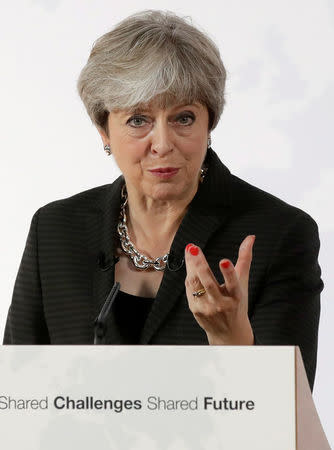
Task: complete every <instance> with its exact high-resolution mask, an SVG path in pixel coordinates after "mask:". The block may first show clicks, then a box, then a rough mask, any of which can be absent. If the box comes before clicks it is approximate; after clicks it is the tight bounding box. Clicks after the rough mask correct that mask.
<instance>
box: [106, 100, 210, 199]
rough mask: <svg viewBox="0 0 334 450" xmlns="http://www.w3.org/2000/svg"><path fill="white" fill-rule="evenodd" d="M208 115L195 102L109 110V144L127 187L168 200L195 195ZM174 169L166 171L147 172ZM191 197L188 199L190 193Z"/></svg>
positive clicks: (205, 140)
mask: <svg viewBox="0 0 334 450" xmlns="http://www.w3.org/2000/svg"><path fill="white" fill-rule="evenodd" d="M208 121H209V114H208V110H207V108H206V106H203V105H202V104H200V103H194V104H190V105H183V104H179V105H174V106H171V107H168V108H166V109H161V108H159V107H157V106H154V103H153V104H151V106H146V107H143V108H140V109H136V110H132V111H125V110H121V111H113V112H111V113H110V114H109V117H108V128H109V138H108V136H106V134H105V133H104V132H103V131H100V130H99V131H100V134H101V136H102V139H103V143H104V145H105V144H109V145H110V147H111V151H112V153H113V155H114V158H115V160H116V163H117V165H118V166H119V168H120V170H121V171H122V173H123V175H124V178H125V181H126V185H127V188H128V191H129V192H130V190H132V191H134V190H135V191H136V193H137V194H139V195H140V196H141V195H143V196H148V197H150V198H151V199H152V200H162V201H170V200H171V201H172V200H175V199H180V198H182V197H186V198H187V197H188V196H189V197H191V195H192V196H193V195H195V193H196V191H197V188H198V180H199V174H200V170H201V165H202V163H203V161H204V158H205V155H206V150H207V140H208V136H209V133H208ZM166 168H174V169H176V170H175V171H174V172H171V173H169V174H167V175H166V173H165V174H161V172H152V170H156V169H166ZM191 198H192V197H191Z"/></svg>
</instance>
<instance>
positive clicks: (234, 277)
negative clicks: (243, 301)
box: [219, 259, 241, 298]
mask: <svg viewBox="0 0 334 450" xmlns="http://www.w3.org/2000/svg"><path fill="white" fill-rule="evenodd" d="M219 267H220V270H221V272H222V274H223V277H224V281H225V283H224V285H223V290H224V291H225V295H228V296H230V297H234V298H241V287H240V280H239V277H238V274H237V272H236V270H235V268H234V266H233V264H232V262H231V261H230V260H228V259H222V260H221V261H220V263H219Z"/></svg>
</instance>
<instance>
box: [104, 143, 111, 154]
mask: <svg viewBox="0 0 334 450" xmlns="http://www.w3.org/2000/svg"><path fill="white" fill-rule="evenodd" d="M104 151H105V152H106V153H107V155H108V156H110V155H111V153H112V152H111V150H110V145H109V144H106V145H105V146H104Z"/></svg>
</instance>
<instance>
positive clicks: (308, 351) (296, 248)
mask: <svg viewBox="0 0 334 450" xmlns="http://www.w3.org/2000/svg"><path fill="white" fill-rule="evenodd" d="M319 248H320V242H319V233H318V227H317V224H316V222H315V221H314V220H313V219H312V218H311V217H310V216H309V215H308V214H306V213H303V214H302V215H298V217H297V218H296V219H295V220H294V222H293V223H292V224H291V225H290V226H289V227H287V229H286V231H285V232H284V233H283V235H282V237H281V238H280V239H279V241H278V242H277V244H276V248H274V249H273V251H272V258H271V263H270V264H269V266H268V270H267V273H266V275H265V281H264V284H263V287H262V289H261V292H260V295H259V296H258V298H257V300H256V302H255V307H254V310H253V314H252V316H251V317H250V321H251V324H252V328H253V331H254V336H255V344H256V345H298V346H299V348H300V351H301V354H302V357H303V361H304V366H305V370H306V374H307V377H308V381H309V385H310V388H311V390H313V384H314V378H315V371H316V362H317V345H318V326H319V317H320V293H321V291H322V289H323V286H324V285H323V282H322V279H321V270H320V267H319V264H318V254H319Z"/></svg>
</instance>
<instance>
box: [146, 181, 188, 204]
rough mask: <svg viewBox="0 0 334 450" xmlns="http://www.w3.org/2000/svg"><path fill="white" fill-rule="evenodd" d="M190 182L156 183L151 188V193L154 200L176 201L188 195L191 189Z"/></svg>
mask: <svg viewBox="0 0 334 450" xmlns="http://www.w3.org/2000/svg"><path fill="white" fill-rule="evenodd" d="M191 190H192V189H191V186H190V184H186V183H184V182H182V183H166V182H164V183H161V182H160V183H156V184H155V185H154V186H152V188H151V195H150V197H152V198H153V199H154V200H160V201H173V200H174V201H177V200H182V198H184V199H185V198H186V197H187V196H189V193H190V191H191Z"/></svg>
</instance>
